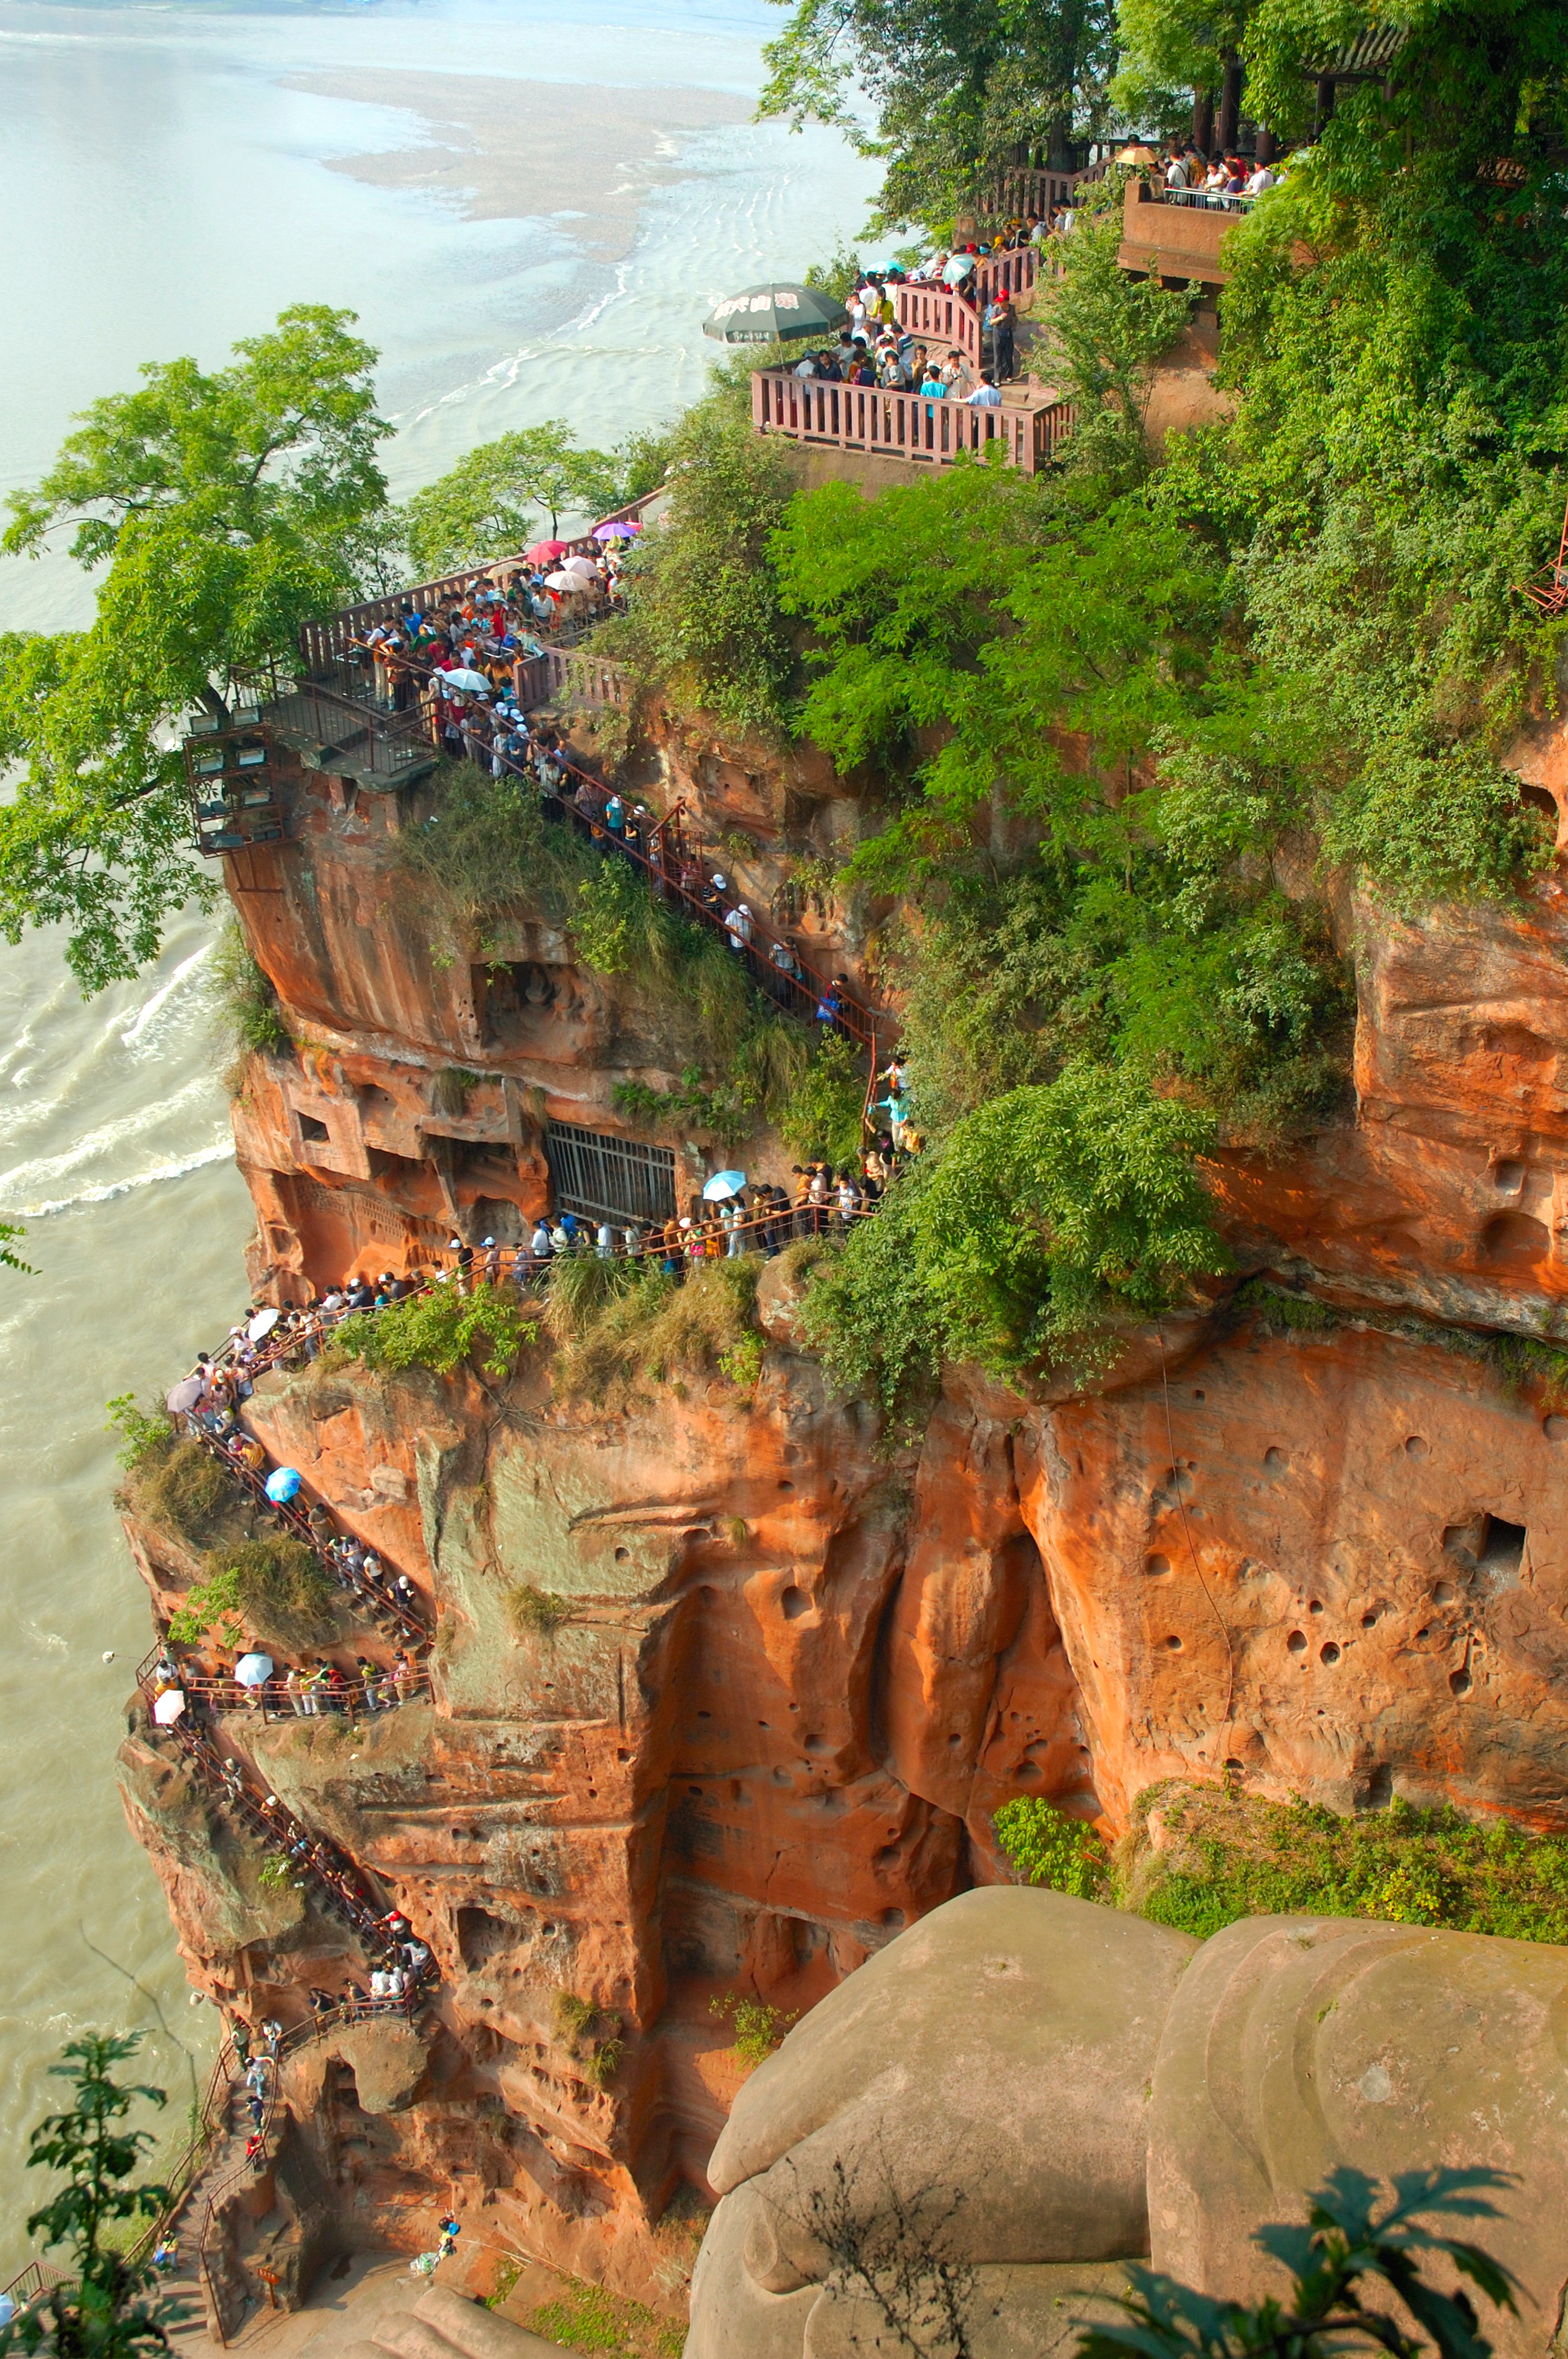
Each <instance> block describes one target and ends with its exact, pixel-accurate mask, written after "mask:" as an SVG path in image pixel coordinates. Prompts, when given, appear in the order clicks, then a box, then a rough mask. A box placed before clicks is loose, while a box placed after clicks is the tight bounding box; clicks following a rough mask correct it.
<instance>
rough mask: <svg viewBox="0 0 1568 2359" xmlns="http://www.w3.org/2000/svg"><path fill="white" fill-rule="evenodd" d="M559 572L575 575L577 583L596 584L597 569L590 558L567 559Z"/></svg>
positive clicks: (597, 577)
mask: <svg viewBox="0 0 1568 2359" xmlns="http://www.w3.org/2000/svg"><path fill="white" fill-rule="evenodd" d="M561 571H562V572H563V573H575V574H576V575H577V577H578V579H579V582H597V581H598V579H599V568H598V566H597V565H596V564H595V563H594V561H593V560H592V558H591V557H568V559H567V560H566V562H565V564H564V565H563V566H562V567H561Z"/></svg>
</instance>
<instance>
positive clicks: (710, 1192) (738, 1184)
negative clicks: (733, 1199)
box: [702, 1171, 746, 1204]
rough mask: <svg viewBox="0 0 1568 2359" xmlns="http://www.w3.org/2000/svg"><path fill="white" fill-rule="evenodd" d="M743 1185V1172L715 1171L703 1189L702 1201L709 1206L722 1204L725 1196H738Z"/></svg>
mask: <svg viewBox="0 0 1568 2359" xmlns="http://www.w3.org/2000/svg"><path fill="white" fill-rule="evenodd" d="M745 1184H746V1175H745V1173H744V1172H743V1171H716V1172H715V1173H714V1175H713V1177H712V1179H711V1180H708V1184H707V1186H706V1187H705V1188H704V1189H703V1191H702V1193H703V1197H704V1200H705V1201H707V1202H708V1203H709V1204H719V1203H722V1202H723V1201H724V1199H725V1198H726V1197H727V1196H738V1195H739V1194H740V1193H741V1189H742V1188H743V1187H744V1186H745Z"/></svg>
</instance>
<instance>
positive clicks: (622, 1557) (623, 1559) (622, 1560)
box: [615, 1548, 632, 1564]
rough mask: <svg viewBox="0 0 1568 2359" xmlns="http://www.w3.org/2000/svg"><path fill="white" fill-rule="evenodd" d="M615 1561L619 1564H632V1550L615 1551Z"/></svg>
mask: <svg viewBox="0 0 1568 2359" xmlns="http://www.w3.org/2000/svg"><path fill="white" fill-rule="evenodd" d="M615 1561H616V1563H617V1564H630V1563H631V1561H632V1551H631V1549H629V1548H618V1549H616V1551H615Z"/></svg>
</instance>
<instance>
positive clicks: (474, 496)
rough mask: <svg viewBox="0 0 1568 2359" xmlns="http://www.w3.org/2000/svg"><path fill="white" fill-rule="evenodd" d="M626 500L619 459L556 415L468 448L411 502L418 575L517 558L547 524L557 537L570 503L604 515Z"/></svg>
mask: <svg viewBox="0 0 1568 2359" xmlns="http://www.w3.org/2000/svg"><path fill="white" fill-rule="evenodd" d="M627 496H632V495H627ZM621 497H622V493H621V488H620V474H619V471H618V467H617V462H616V460H615V459H614V458H612V457H611V454H610V453H609V452H608V451H590V450H584V449H581V448H579V444H578V442H577V441H576V440H575V438H574V436H573V434H572V432H571V429H570V428H569V427H568V425H567V423H566V421H565V420H564V419H559V418H552V419H547V420H546V423H545V424H544V425H543V426H524V427H522V428H520V429H518V431H517V432H516V433H514V434H503V435H502V436H501V437H500V439H499V440H496V441H494V442H481V443H480V444H479V445H478V446H477V448H476V449H474V450H472V451H465V453H464V454H463V456H462V458H460V460H459V461H458V463H457V465H456V466H455V467H452V468H449V470H448V472H447V473H446V474H444V475H442V476H441V477H440V478H439V479H438V481H437V482H436V483H434V484H428V485H427V487H426V489H425V490H424V491H422V492H416V493H415V495H414V496H413V498H412V499H411V500H409V501H408V503H407V505H406V506H405V507H404V509H403V512H402V516H401V526H402V532H403V538H404V539H405V541H406V544H407V548H408V553H409V555H410V557H411V558H412V559H413V561H414V571H415V573H416V575H420V576H423V577H425V578H427V579H434V578H435V577H436V576H438V575H439V574H442V573H449V572H450V571H452V570H453V568H454V567H456V566H460V565H467V564H469V563H470V562H471V563H478V562H479V561H480V560H481V559H483V558H487V557H511V556H514V555H515V554H516V552H517V551H518V550H519V549H524V548H525V547H526V546H527V544H528V543H529V542H530V541H531V540H535V539H537V538H539V526H540V524H541V523H542V522H546V521H547V523H548V525H549V529H550V534H551V536H552V537H553V536H554V534H555V532H556V529H557V526H558V524H559V522H560V519H561V515H562V512H563V511H564V510H566V509H568V508H571V509H577V510H580V511H582V512H584V513H587V512H589V511H592V512H593V513H594V514H596V515H599V516H604V515H607V514H608V513H609V511H610V510H611V508H613V507H616V506H619V504H620V501H621Z"/></svg>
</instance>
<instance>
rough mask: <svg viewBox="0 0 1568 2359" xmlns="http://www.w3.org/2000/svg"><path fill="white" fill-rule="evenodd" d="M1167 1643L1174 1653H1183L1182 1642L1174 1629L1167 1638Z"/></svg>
mask: <svg viewBox="0 0 1568 2359" xmlns="http://www.w3.org/2000/svg"><path fill="white" fill-rule="evenodd" d="M1165 1645H1166V1646H1167V1647H1168V1648H1169V1649H1170V1651H1171V1653H1172V1654H1173V1655H1179V1654H1180V1653H1181V1651H1182V1642H1181V1640H1180V1639H1179V1638H1178V1637H1177V1636H1176V1634H1175V1632H1174V1631H1173V1632H1172V1633H1171V1636H1169V1637H1168V1638H1167V1639H1166V1641H1165Z"/></svg>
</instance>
